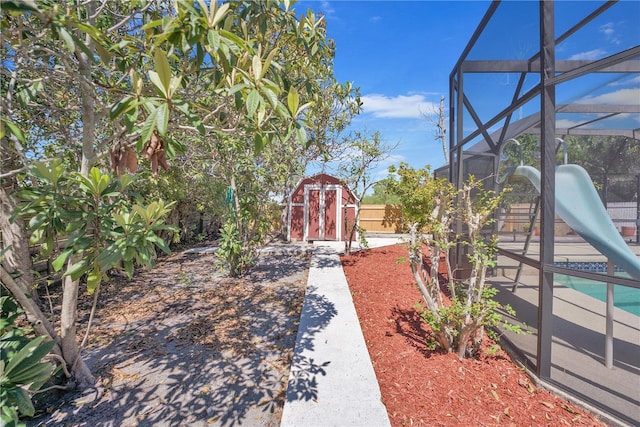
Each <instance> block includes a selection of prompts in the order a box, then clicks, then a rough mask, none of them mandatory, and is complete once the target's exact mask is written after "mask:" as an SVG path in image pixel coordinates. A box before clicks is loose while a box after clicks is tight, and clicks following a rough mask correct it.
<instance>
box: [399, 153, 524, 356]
mask: <svg viewBox="0 0 640 427" xmlns="http://www.w3.org/2000/svg"><path fill="white" fill-rule="evenodd" d="M397 173H398V175H399V176H400V180H399V181H396V192H397V193H398V194H400V195H401V197H402V204H403V215H404V217H405V218H407V219H408V220H409V221H410V223H411V226H410V228H409V235H410V243H409V262H410V265H411V270H412V273H413V276H414V279H415V281H416V284H417V286H418V288H419V289H420V292H421V294H422V297H423V300H424V304H425V306H424V307H423V306H422V305H420V306H418V309H419V310H420V311H421V316H422V318H423V319H424V321H425V322H426V323H427V324H429V326H430V327H431V330H432V331H433V335H434V339H435V341H436V343H437V345H439V346H440V347H441V348H442V349H443V350H445V351H447V352H455V353H457V354H458V356H459V357H460V358H463V357H467V356H472V355H475V354H477V352H478V350H479V349H480V346H481V344H482V339H483V336H484V334H485V328H486V327H487V326H489V327H495V326H498V325H502V326H503V327H505V328H508V329H510V330H513V331H515V332H520V329H519V328H518V327H517V326H514V325H511V324H508V323H506V322H504V321H503V318H502V316H501V315H500V314H499V312H498V310H500V309H502V310H504V311H506V312H507V313H509V314H514V313H513V310H512V309H511V307H509V306H504V307H503V306H502V305H501V304H500V303H498V302H497V301H495V300H494V299H493V297H494V296H495V295H496V293H497V291H496V290H495V289H493V288H491V287H490V286H489V285H488V284H487V283H486V274H487V269H488V268H489V267H492V266H495V251H496V247H497V240H496V239H495V236H491V237H487V236H486V235H484V234H483V229H484V228H485V226H487V225H490V224H491V223H492V222H493V213H494V211H495V210H496V208H497V207H498V205H499V203H500V200H501V198H502V197H503V195H504V192H503V193H501V194H495V193H494V192H493V191H485V190H484V189H483V188H482V184H481V183H480V182H478V181H476V180H475V179H474V178H473V177H470V178H469V180H468V181H467V182H466V183H465V184H464V186H463V188H462V189H461V190H456V189H455V188H454V187H453V186H452V185H451V183H449V182H448V181H446V180H442V179H434V178H432V177H431V176H430V173H429V171H428V169H425V170H423V171H415V170H413V169H412V168H410V167H408V166H407V165H401V167H400V168H399V169H398V170H397ZM458 221H459V222H461V223H462V225H463V228H464V229H465V233H464V234H461V235H455V234H453V232H452V227H453V225H454V224H455V223H456V222H458ZM427 233H428V234H427ZM456 245H462V246H467V247H468V255H467V257H468V260H469V262H470V263H471V271H470V274H469V278H468V279H466V280H456V279H455V278H454V277H453V274H452V267H451V260H450V259H449V251H450V250H451V249H452V248H453V247H454V246H456ZM425 247H427V248H429V254H428V256H429V257H430V261H431V268H430V271H429V272H427V270H426V268H425V265H424V248H425ZM441 258H442V259H443V260H444V264H445V265H446V268H447V283H446V285H445V286H444V288H446V292H445V289H443V287H441V283H440V277H439V266H440V262H441Z"/></svg>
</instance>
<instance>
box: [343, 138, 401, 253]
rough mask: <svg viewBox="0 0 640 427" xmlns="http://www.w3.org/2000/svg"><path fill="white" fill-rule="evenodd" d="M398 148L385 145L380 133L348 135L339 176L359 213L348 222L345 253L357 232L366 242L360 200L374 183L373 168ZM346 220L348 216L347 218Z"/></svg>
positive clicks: (349, 249) (348, 251)
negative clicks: (359, 223) (351, 194)
mask: <svg viewBox="0 0 640 427" xmlns="http://www.w3.org/2000/svg"><path fill="white" fill-rule="evenodd" d="M396 147H397V144H396V145H394V146H391V145H388V144H385V142H384V141H383V140H382V137H381V135H380V133H379V132H374V133H372V134H371V135H369V134H368V133H367V132H359V131H356V132H354V133H353V135H349V136H348V137H346V138H345V144H344V148H345V149H344V152H343V153H341V154H340V156H339V158H340V160H339V163H338V175H339V177H340V178H341V179H342V181H343V182H344V183H345V184H346V185H347V187H348V188H349V189H350V190H351V192H352V193H353V195H354V196H355V198H356V216H355V218H354V220H353V223H346V227H345V232H346V233H347V235H346V236H345V253H347V254H349V253H350V252H351V243H352V241H353V240H354V238H355V236H356V233H358V232H359V233H360V236H361V241H362V242H363V243H365V244H366V240H365V239H364V234H363V232H364V230H363V229H362V228H360V227H359V226H358V218H359V216H360V204H361V200H362V198H363V197H364V195H365V194H366V192H367V191H368V190H369V189H370V188H371V186H372V185H374V184H375V182H376V181H375V180H374V178H373V177H372V176H371V170H372V169H373V168H375V167H376V166H377V165H379V164H380V162H382V161H384V160H386V159H387V158H389V156H390V155H391V152H392V151H393V150H394V149H395V148H396ZM345 221H347V219H346V218H345Z"/></svg>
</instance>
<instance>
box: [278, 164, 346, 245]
mask: <svg viewBox="0 0 640 427" xmlns="http://www.w3.org/2000/svg"><path fill="white" fill-rule="evenodd" d="M356 209H357V204H356V198H355V196H354V195H353V193H352V192H351V191H350V190H349V188H347V186H346V185H345V184H344V183H343V182H341V181H340V180H339V179H338V178H335V177H333V176H331V175H327V174H324V173H321V174H318V175H314V176H312V177H309V178H305V179H303V180H302V181H300V183H299V184H298V185H297V187H296V189H295V190H294V191H293V193H291V196H289V203H288V215H287V218H288V223H287V238H288V240H289V241H292V240H293V241H313V240H345V239H347V238H348V237H347V235H348V231H349V230H350V228H351V225H353V223H354V221H355V218H356ZM354 238H355V236H354Z"/></svg>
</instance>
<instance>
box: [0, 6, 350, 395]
mask: <svg viewBox="0 0 640 427" xmlns="http://www.w3.org/2000/svg"><path fill="white" fill-rule="evenodd" d="M0 25H1V26H2V33H3V38H2V46H1V49H2V63H3V66H2V68H1V70H0V88H1V89H2V97H1V98H0V107H1V108H2V115H1V117H0V125H1V126H0V137H1V145H0V179H1V182H0V184H1V185H0V201H1V205H0V207H1V209H0V230H1V231H2V234H3V248H4V249H6V250H5V251H4V253H3V258H2V265H1V267H2V268H1V269H0V273H7V274H6V275H5V274H3V284H5V285H6V283H5V282H7V283H8V282H9V279H10V280H11V287H12V290H13V291H14V292H13V293H14V294H15V295H16V298H17V299H18V301H19V302H20V303H21V305H23V307H24V308H25V309H26V311H27V312H28V314H29V316H30V319H31V320H33V322H34V325H36V329H37V330H38V333H39V334H43V335H45V334H46V335H49V336H50V337H51V338H52V339H54V340H55V341H56V342H57V346H56V347H55V348H54V351H57V352H58V353H60V354H61V355H62V356H63V357H64V359H65V361H66V362H67V364H69V365H70V366H71V367H73V374H74V375H75V379H76V381H77V383H78V384H80V385H81V386H83V385H84V386H86V385H89V384H91V383H92V381H93V378H92V376H91V374H90V372H89V371H88V369H87V368H86V366H85V365H84V362H83V361H82V359H81V357H80V349H79V348H78V345H77V344H76V342H75V340H76V337H75V335H76V327H75V321H76V320H75V318H76V300H77V295H78V290H79V282H80V278H81V275H80V274H79V272H80V271H89V272H96V271H98V272H100V271H101V270H100V268H102V267H104V266H106V265H110V264H113V263H114V261H116V260H117V259H116V258H117V257H116V258H113V257H106V256H104V255H100V254H101V253H102V252H101V251H106V250H110V251H113V250H114V248H116V246H117V245H116V246H114V245H115V244H116V243H115V242H116V241H118V238H119V237H118V233H123V232H124V231H123V230H124V229H125V228H126V226H127V224H128V223H127V221H128V219H127V218H134V217H136V215H137V217H139V221H140V227H141V229H142V228H145V227H146V230H147V231H145V232H144V233H147V232H149V230H151V228H152V227H151V223H153V222H154V221H155V220H151V219H150V217H149V215H148V213H149V212H151V211H149V210H148V209H149V208H152V207H157V206H164V205H157V204H156V205H153V204H150V205H148V206H146V205H140V204H137V206H138V208H135V206H134V205H133V204H126V203H112V200H113V199H114V198H116V199H119V198H120V199H130V198H132V194H131V192H129V191H128V190H126V188H130V187H131V185H135V184H131V185H130V184H129V183H128V180H125V181H126V182H125V181H123V183H122V184H118V185H116V184H115V182H116V181H112V179H111V178H108V177H106V176H105V175H103V174H102V173H99V172H98V171H94V170H92V168H93V167H95V166H98V167H101V168H102V169H103V170H104V169H105V168H107V167H109V168H111V169H113V171H114V172H115V174H116V175H117V176H122V175H123V174H125V173H126V171H131V172H134V171H136V170H138V169H139V168H138V161H139V160H142V159H139V157H140V158H144V159H146V160H147V161H148V162H149V166H150V168H149V169H150V171H151V174H152V175H153V176H154V177H155V178H156V179H158V177H159V175H161V171H162V169H168V168H169V163H170V162H175V163H174V164H176V165H177V166H179V168H180V170H183V171H189V173H190V177H189V178H190V180H185V179H179V178H176V179H174V180H167V179H165V180H164V181H161V182H162V183H163V184H165V185H167V186H170V185H172V184H174V185H184V184H185V183H191V184H193V180H194V179H197V178H198V177H208V176H212V177H218V178H222V179H223V180H224V181H223V182H224V183H225V184H226V185H228V186H231V187H234V190H235V191H234V194H235V197H237V200H236V205H237V206H238V207H239V206H240V205H239V203H240V201H242V200H246V201H247V202H246V203H247V205H250V204H251V201H252V199H251V197H253V201H254V202H255V201H256V200H258V199H256V196H255V195H256V194H270V193H278V192H280V193H282V192H284V191H286V190H284V189H283V187H286V186H287V185H291V184H290V181H291V179H292V178H291V176H292V175H295V173H302V172H303V170H304V166H305V165H306V162H308V161H309V160H310V159H311V158H313V156H317V155H318V154H319V153H321V152H322V151H323V150H325V149H326V148H325V147H326V146H327V144H328V142H329V141H330V139H331V135H332V134H333V133H334V132H336V131H340V130H341V129H344V127H345V126H346V124H347V123H348V120H349V119H350V118H351V117H352V116H353V114H356V113H357V112H358V111H359V108H360V102H359V99H358V94H357V89H355V88H353V87H352V86H351V85H350V84H340V83H338V82H337V81H336V80H335V78H334V76H333V53H334V46H333V44H332V42H331V41H330V40H328V39H327V38H326V30H325V24H324V20H323V19H322V17H320V16H317V15H315V14H314V13H312V12H308V13H306V14H303V15H300V16H299V15H297V14H296V12H295V11H294V10H293V8H292V2H290V1H284V2H282V3H280V2H275V1H271V0H266V1H261V2H254V1H232V2H224V3H218V2H216V1H211V2H209V1H204V0H197V1H191V0H172V1H170V0H106V1H98V0H87V1H83V2H75V1H47V0H41V1H33V0H13V1H8V0H2V2H1V21H0ZM54 159H55V160H56V162H55V163H53V162H52V161H53V160H54ZM36 162H41V163H37V164H36ZM268 170H273V171H274V172H273V173H271V174H269V173H267V171H268ZM72 171H77V173H76V174H75V175H73V178H71V175H72V174H71V172H72ZM32 173H36V174H35V175H32ZM143 175H144V174H143ZM177 175H179V174H177ZM160 179H161V180H162V178H160ZM74 180H78V181H74ZM72 182H80V183H81V184H78V185H75V186H74V185H69V184H68V183H72ZM36 183H39V184H38V185H39V186H40V187H39V188H40V190H38V191H40V193H37V192H34V191H33V190H34V188H35V187H34V184H36ZM58 183H67V184H66V185H64V186H63V185H58ZM147 185H152V184H147ZM257 186H259V187H260V188H258V189H256V187H257ZM196 187H197V188H204V187H206V186H199V187H198V186H196V185H193V188H196ZM78 188H82V189H84V188H86V191H85V192H84V193H83V194H85V195H86V197H87V198H89V199H88V200H92V201H93V202H95V203H94V204H95V212H99V215H104V216H113V217H114V218H115V220H116V221H115V222H110V223H105V224H102V225H101V226H104V227H113V228H112V229H111V231H110V233H111V234H109V233H107V234H105V235H104V236H103V237H104V239H103V240H100V239H101V238H100V235H99V233H94V234H91V233H89V231H90V230H91V228H90V227H71V228H68V227H67V229H65V227H64V225H65V224H64V223H56V222H52V221H43V222H38V221H36V222H33V221H32V224H31V229H28V228H27V226H26V225H25V223H24V222H23V221H22V219H21V218H20V217H19V216H15V213H16V212H17V207H18V204H19V199H18V197H17V194H18V191H19V190H20V189H23V192H22V194H24V195H26V197H27V198H28V199H29V200H30V204H29V209H30V211H31V213H32V214H36V215H37V213H38V210H39V209H40V210H41V209H45V208H46V209H63V210H65V209H66V211H65V215H71V214H69V212H71V211H69V209H72V208H73V209H77V210H78V211H77V212H78V213H76V214H73V215H80V213H79V212H80V211H82V212H84V213H87V212H89V211H88V210H86V209H85V208H84V207H83V206H82V205H79V204H78V203H75V202H74V203H71V201H72V199H73V197H69V196H71V195H73V194H72V193H74V191H75V192H77V191H79V190H78ZM138 188H147V190H148V191H147V192H146V195H147V196H148V198H147V201H146V203H149V202H150V201H151V200H150V199H151V198H154V197H158V196H159V197H161V198H162V197H163V198H168V199H169V201H171V199H175V198H178V197H180V198H182V199H183V200H185V199H188V198H189V197H188V195H185V194H184V192H180V191H174V190H175V189H168V190H167V188H164V189H162V188H159V187H157V186H156V187H155V188H151V189H149V187H148V186H147V187H145V186H144V185H142V186H139V187H138ZM218 188H220V186H219V187H218ZM223 188H224V186H222V189H223ZM45 189H46V191H49V192H48V193H47V192H46V191H45ZM25 191H26V192H25ZM83 191H84V190H83ZM63 192H67V193H65V194H62V193H63ZM45 193H46V196H45ZM201 193H202V194H203V195H204V196H203V197H207V195H206V194H207V193H206V192H204V191H202V192H201ZM38 194H40V195H39V196H38ZM92 195H93V196H92ZM149 196H150V197H149ZM38 197H40V198H38ZM91 197H93V199H91ZM47 201H51V204H49V205H46V203H45V202H47ZM62 201H64V202H69V203H70V204H64V203H61V202H62ZM133 202H134V201H132V202H131V203H133ZM141 202H142V201H140V200H136V201H135V203H141ZM47 203H48V202H47ZM45 205H46V206H45ZM109 206H111V208H109V209H114V210H113V211H108V210H106V208H107V207H109ZM151 210H152V211H153V209H151ZM74 212H76V211H74ZM145 212H146V213H147V214H145ZM153 212H155V213H153V215H156V213H158V212H164V213H166V209H164V207H163V208H162V209H158V210H157V211H153ZM255 214H259V213H255ZM118 215H119V216H118ZM145 215H146V216H145ZM40 217H42V216H40ZM145 218H146V220H145ZM254 219H255V218H254V217H252V216H250V215H249V216H248V217H246V218H244V221H243V222H238V223H237V224H238V226H240V225H241V223H245V224H249V223H252V220H254ZM88 220H89V219H88ZM145 223H146V225H145ZM96 224H98V223H96ZM38 227H39V228H40V230H39V231H37V232H36V229H38ZM45 228H46V229H45ZM152 231H153V230H152ZM32 232H35V233H34V234H33V235H34V236H36V237H42V238H45V237H46V236H50V235H51V234H50V233H53V232H55V233H59V234H64V233H75V235H74V236H75V237H74V238H73V239H69V240H68V242H70V243H67V247H65V248H64V252H63V254H66V255H65V257H63V258H58V262H57V263H56V265H57V266H58V267H59V268H61V269H62V270H63V271H65V284H64V296H63V308H62V310H63V312H62V314H61V321H60V325H59V329H58V330H59V332H56V329H55V328H54V325H50V324H49V323H48V321H47V318H46V316H44V315H43V314H42V313H41V312H40V311H39V310H38V306H37V304H34V303H33V301H35V298H36V297H37V294H36V293H35V292H33V290H34V278H33V275H32V274H31V273H30V267H31V260H30V256H29V248H28V246H29V243H28V242H29V235H30V233H32ZM141 232H142V231H141ZM82 233H85V234H82ZM87 239H92V240H91V241H92V242H93V243H92V244H93V246H92V247H93V249H92V251H94V252H92V253H94V255H92V257H89V258H87V256H86V255H85V253H86V251H85V250H83V245H86V244H87V242H88V241H89V240H87ZM73 244H75V245H76V246H74V247H71V246H69V245H73ZM157 244H158V245H161V243H159V242H158V243H157ZM85 249H86V248H85ZM120 250H121V252H122V253H120V254H119V255H118V256H119V257H120V260H121V261H122V262H125V264H126V263H128V262H130V261H131V259H129V255H128V254H127V253H126V252H127V250H126V248H125V247H124V246H122V247H121V248H120ZM129 252H130V251H129ZM106 258H108V260H109V262H108V263H107V262H106V261H105V259H106ZM151 258H152V257H151ZM64 260H66V261H67V263H66V267H63V265H62V264H63V262H62V261H64ZM138 261H140V260H138ZM142 261H143V262H144V261H145V260H142ZM146 261H149V260H146ZM100 262H103V264H101V265H98V264H99V263H100ZM96 263H98V264H96ZM126 265H128V264H126ZM90 276H91V277H92V279H91V282H92V283H91V288H93V290H95V291H96V294H97V290H99V282H100V280H99V278H100V277H101V274H100V275H97V276H96V274H93V275H90ZM5 278H7V279H6V280H5Z"/></svg>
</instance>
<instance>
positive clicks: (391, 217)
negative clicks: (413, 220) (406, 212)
mask: <svg viewBox="0 0 640 427" xmlns="http://www.w3.org/2000/svg"><path fill="white" fill-rule="evenodd" d="M360 227H362V228H363V229H364V230H365V231H366V232H369V233H401V232H402V209H401V208H400V206H395V205H361V206H360Z"/></svg>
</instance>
